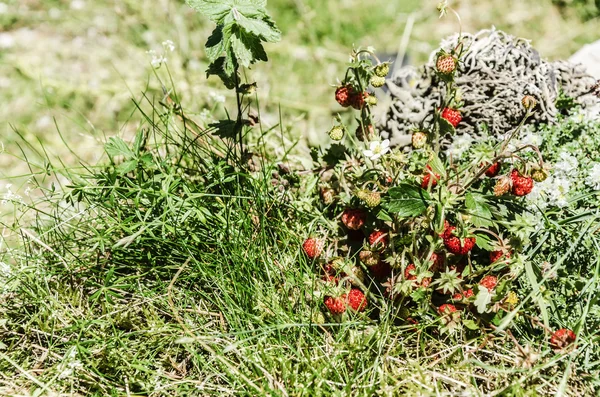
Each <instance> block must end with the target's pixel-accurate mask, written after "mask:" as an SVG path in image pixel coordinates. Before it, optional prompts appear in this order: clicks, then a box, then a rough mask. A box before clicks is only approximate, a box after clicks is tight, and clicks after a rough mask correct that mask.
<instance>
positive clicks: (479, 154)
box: [307, 7, 548, 332]
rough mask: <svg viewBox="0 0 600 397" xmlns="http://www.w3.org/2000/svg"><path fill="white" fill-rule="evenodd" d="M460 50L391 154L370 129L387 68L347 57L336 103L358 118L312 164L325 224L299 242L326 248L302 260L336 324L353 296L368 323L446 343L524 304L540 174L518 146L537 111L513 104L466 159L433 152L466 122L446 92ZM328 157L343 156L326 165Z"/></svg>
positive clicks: (444, 64) (442, 67)
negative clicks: (383, 319) (360, 297)
mask: <svg viewBox="0 0 600 397" xmlns="http://www.w3.org/2000/svg"><path fill="white" fill-rule="evenodd" d="M446 10H447V8H444V7H442V9H441V11H442V12H444V11H446ZM467 50H468V49H467V48H465V44H464V43H463V42H462V40H461V36H460V35H459V36H458V39H457V42H456V43H454V45H453V48H452V50H450V51H449V52H446V51H440V52H439V53H438V54H437V61H436V68H437V73H436V78H437V79H439V80H440V81H443V82H444V84H445V87H446V93H445V95H444V96H443V97H442V98H441V100H440V103H439V104H438V105H437V106H436V107H434V108H431V109H430V111H429V113H428V115H427V116H426V117H425V118H424V119H423V120H422V121H421V123H420V124H419V125H417V126H415V129H414V133H413V135H412V148H411V150H410V151H405V150H402V148H398V147H395V148H392V147H390V142H389V140H387V139H386V140H384V139H382V138H381V136H380V135H379V133H378V131H377V128H376V124H375V122H374V120H373V110H374V107H375V106H377V100H376V96H375V89H377V88H378V87H381V86H383V85H384V84H385V78H386V76H387V74H388V72H389V63H387V62H381V61H380V60H379V59H377V57H376V56H375V54H374V52H373V50H372V49H371V48H367V49H360V48H359V49H356V50H354V51H352V54H351V62H350V64H349V66H348V69H347V72H346V74H345V76H344V77H343V79H342V81H341V83H340V84H339V85H338V86H337V87H336V89H335V100H336V101H337V102H338V103H339V105H341V106H342V107H344V108H348V109H354V110H353V111H356V112H357V113H356V120H357V124H358V127H357V128H356V133H355V134H354V136H351V135H350V134H345V132H346V131H348V130H349V128H348V127H347V126H346V125H344V123H343V122H342V121H341V120H342V117H340V116H338V117H336V119H335V125H334V127H333V128H332V129H331V130H330V132H329V136H330V137H331V138H332V140H334V141H338V142H340V143H336V144H334V145H332V147H331V148H330V150H329V151H328V152H326V153H322V156H321V157H320V159H319V160H320V162H319V164H318V167H320V168H319V169H318V170H319V171H320V176H321V177H320V186H319V192H320V196H321V199H322V202H323V206H322V214H323V215H324V217H323V218H322V219H323V221H322V229H321V232H320V235H315V236H312V237H311V238H310V239H309V240H307V242H308V243H309V244H311V245H314V241H319V247H323V249H322V251H321V250H320V251H319V255H318V256H315V255H311V253H313V251H311V252H307V254H308V255H309V257H310V258H311V259H312V260H314V261H315V270H316V271H317V272H319V275H320V277H321V279H322V295H323V299H324V302H325V306H326V307H327V308H328V309H329V313H330V314H331V315H332V316H333V317H334V318H335V319H337V320H342V319H343V315H346V314H345V313H346V311H344V310H341V307H342V303H341V302H346V303H347V305H348V307H351V306H352V305H350V301H349V298H348V297H349V296H350V295H353V294H358V292H357V291H362V293H364V294H365V295H366V298H365V299H366V302H368V303H367V304H366V305H365V306H366V311H365V312H366V313H367V315H369V316H371V317H372V318H377V317H378V316H379V315H381V313H386V311H385V310H383V309H386V310H389V311H391V312H392V313H393V314H394V315H395V316H396V317H397V319H398V320H399V321H403V322H406V323H409V324H415V323H422V324H424V326H429V325H433V326H435V327H438V328H439V329H440V330H441V331H443V332H449V331H454V330H456V329H457V328H462V327H465V328H467V329H470V330H473V331H475V330H480V329H485V328H496V329H497V328H498V327H500V328H502V329H503V328H505V327H507V326H508V324H509V323H510V320H511V319H512V318H513V316H514V314H515V313H516V312H517V310H518V308H519V297H522V296H524V295H526V292H527V291H526V288H529V287H528V284H527V283H525V284H524V283H521V282H520V281H519V280H520V277H521V276H522V275H523V274H525V273H526V272H527V270H528V269H530V268H529V267H528V252H527V251H524V247H525V246H527V244H528V243H529V240H528V239H529V236H530V235H531V233H532V232H533V231H531V230H529V231H527V230H526V228H527V225H528V224H527V219H528V217H529V216H530V215H531V212H530V210H529V209H528V203H527V201H526V200H527V199H526V196H527V195H529V194H530V193H531V192H532V190H533V189H534V186H535V184H536V183H538V182H542V181H544V180H545V179H546V178H547V175H548V170H547V168H548V167H547V165H546V164H545V162H544V159H543V158H542V155H541V153H540V150H539V148H538V147H537V146H535V145H533V144H530V143H526V144H521V143H519V142H517V140H516V139H515V138H516V137H517V136H518V135H519V134H520V133H521V131H522V129H523V126H524V124H525V122H526V121H527V119H528V118H530V117H531V116H532V114H533V113H534V112H535V111H536V106H537V101H536V98H535V97H533V96H529V95H528V96H525V97H523V98H514V100H515V101H518V102H521V106H522V107H523V108H524V116H523V118H522V120H521V122H520V123H519V124H518V125H515V126H513V128H512V129H511V130H509V131H505V135H504V136H503V137H502V138H501V139H500V140H498V139H495V138H493V137H483V138H482V139H481V141H480V142H478V143H477V144H476V145H473V146H472V147H471V148H469V150H467V151H465V152H462V153H458V154H457V153H456V152H455V151H453V150H450V148H449V147H448V146H447V145H444V144H443V143H442V142H452V141H453V140H454V139H456V137H457V130H458V131H459V130H460V126H461V123H462V122H463V115H464V114H463V113H464V111H463V110H461V106H462V103H461V101H460V97H461V93H460V92H459V90H458V89H457V88H456V86H455V84H454V81H455V79H456V77H457V76H460V73H461V67H462V64H461V57H462V55H463V54H464V53H465V51H467ZM466 112H468V110H467V111H466ZM355 138H356V139H355ZM336 151H337V152H338V154H339V153H342V155H338V156H337V157H334V160H333V161H332V156H331V153H332V152H336ZM328 220H329V221H328ZM361 309H362V307H361ZM361 311H362V310H361Z"/></svg>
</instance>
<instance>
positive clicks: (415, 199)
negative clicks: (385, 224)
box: [384, 183, 431, 217]
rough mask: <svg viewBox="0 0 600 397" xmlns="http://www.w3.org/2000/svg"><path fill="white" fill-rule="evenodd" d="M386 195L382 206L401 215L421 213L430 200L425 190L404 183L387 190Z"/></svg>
mask: <svg viewBox="0 0 600 397" xmlns="http://www.w3.org/2000/svg"><path fill="white" fill-rule="evenodd" d="M388 195H389V197H388V198H387V200H386V202H385V203H384V208H385V209H386V210H387V211H388V212H390V213H393V214H397V215H398V216H401V217H414V216H418V215H421V214H422V213H423V212H425V211H426V210H427V206H428V202H429V200H431V198H430V196H429V193H427V191H425V190H423V189H421V188H420V187H417V186H413V185H409V184H405V183H403V184H401V185H400V186H397V187H393V188H391V189H390V190H388Z"/></svg>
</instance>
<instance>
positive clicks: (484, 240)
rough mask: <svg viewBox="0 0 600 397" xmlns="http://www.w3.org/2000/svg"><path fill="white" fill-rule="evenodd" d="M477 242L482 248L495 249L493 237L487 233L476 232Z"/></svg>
mask: <svg viewBox="0 0 600 397" xmlns="http://www.w3.org/2000/svg"><path fill="white" fill-rule="evenodd" d="M475 244H476V245H477V246H478V247H479V248H481V249H482V250H486V251H493V250H494V244H493V242H492V239H491V237H490V236H488V235H487V234H483V233H475Z"/></svg>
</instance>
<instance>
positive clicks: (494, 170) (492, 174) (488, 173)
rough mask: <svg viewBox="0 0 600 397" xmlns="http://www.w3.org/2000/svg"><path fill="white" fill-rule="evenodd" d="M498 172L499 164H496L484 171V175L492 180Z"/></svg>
mask: <svg viewBox="0 0 600 397" xmlns="http://www.w3.org/2000/svg"><path fill="white" fill-rule="evenodd" d="M499 172H500V162H499V161H498V162H496V163H494V164H492V165H490V167H489V168H488V169H487V170H486V171H485V175H486V176H487V177H489V178H493V177H495V176H496V175H498V173H499Z"/></svg>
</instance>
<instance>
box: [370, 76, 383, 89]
mask: <svg viewBox="0 0 600 397" xmlns="http://www.w3.org/2000/svg"><path fill="white" fill-rule="evenodd" d="M369 82H370V83H371V85H372V86H373V87H375V88H379V87H383V86H384V85H385V77H380V76H373V77H371V80H370V81H369Z"/></svg>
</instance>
